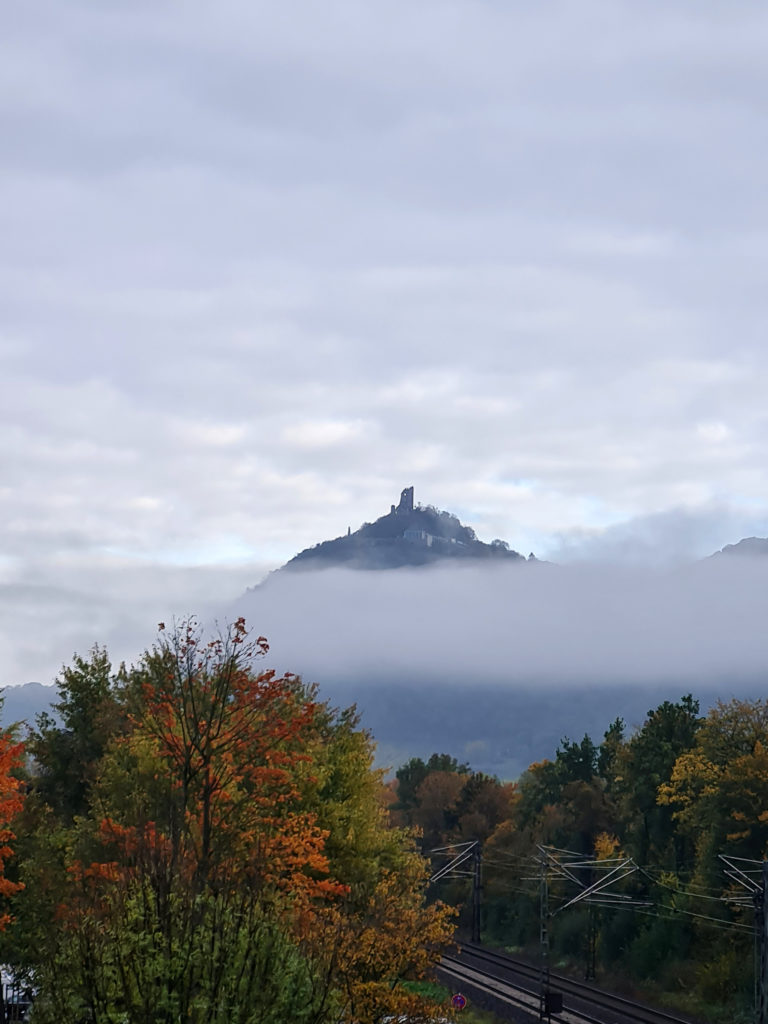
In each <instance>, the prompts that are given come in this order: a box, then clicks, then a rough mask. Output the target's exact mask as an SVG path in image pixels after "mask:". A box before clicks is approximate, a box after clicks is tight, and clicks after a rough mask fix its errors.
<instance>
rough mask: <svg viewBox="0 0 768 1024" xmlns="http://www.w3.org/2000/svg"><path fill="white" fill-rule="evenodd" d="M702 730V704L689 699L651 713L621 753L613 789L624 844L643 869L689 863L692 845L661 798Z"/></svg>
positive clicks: (665, 705) (665, 702)
mask: <svg viewBox="0 0 768 1024" xmlns="http://www.w3.org/2000/svg"><path fill="white" fill-rule="evenodd" d="M700 725H701V719H700V718H699V702H698V701H697V700H694V698H693V697H692V696H691V695H690V694H688V695H687V696H685V697H683V698H682V699H681V700H679V701H678V702H677V703H672V702H671V701H668V700H665V701H664V702H663V703H662V704H660V705H659V706H658V707H657V708H655V709H653V710H651V711H649V712H648V717H647V718H646V720H645V722H644V724H643V727H642V728H641V729H640V730H639V732H637V733H635V735H634V736H632V738H631V739H630V740H629V742H628V743H627V744H625V745H624V746H623V747H622V748H621V749H620V750H619V751H617V754H616V757H615V760H614V769H613V770H614V784H613V789H614V791H615V794H616V798H617V800H618V802H619V806H620V816H621V818H622V819H623V824H624V829H623V831H624V835H623V839H624V842H625V845H626V847H627V851H628V852H629V853H630V854H631V855H632V856H633V857H634V858H635V859H636V860H637V861H638V863H640V864H647V863H649V862H654V863H657V864H661V865H663V866H665V867H669V868H673V869H675V868H677V867H680V866H682V865H683V864H685V863H687V862H688V861H689V859H690V856H691V850H690V845H689V844H688V843H686V842H684V841H681V837H679V836H678V835H677V832H676V828H675V824H674V822H673V820H672V811H671V808H670V807H669V806H664V805H662V804H660V803H659V800H658V793H659V787H660V786H662V785H664V784H665V783H667V782H669V780H670V778H671V776H672V769H673V767H674V765H675V762H676V761H677V758H678V757H679V756H680V755H681V754H683V753H685V751H687V750H690V749H691V747H692V746H693V744H694V742H695V739H696V734H697V732H698V730H699V727H700Z"/></svg>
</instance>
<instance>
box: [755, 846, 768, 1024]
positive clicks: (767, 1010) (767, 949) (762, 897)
mask: <svg viewBox="0 0 768 1024" xmlns="http://www.w3.org/2000/svg"><path fill="white" fill-rule="evenodd" d="M755 902H756V906H755V924H756V926H757V928H759V943H758V949H759V950H760V960H759V964H758V978H759V982H758V998H757V1013H756V1021H757V1024H768V861H763V869H762V873H761V876H760V891H759V894H758V896H757V899H756V901H755Z"/></svg>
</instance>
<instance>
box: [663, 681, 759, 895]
mask: <svg viewBox="0 0 768 1024" xmlns="http://www.w3.org/2000/svg"><path fill="white" fill-rule="evenodd" d="M659 802H660V803H661V804H662V805H663V806H665V807H666V808H667V809H668V810H670V811H671V812H672V815H673V818H674V820H675V822H676V823H677V825H678V828H679V829H680V831H681V832H682V834H683V835H685V836H686V837H688V839H689V841H690V842H691V843H692V844H693V845H695V849H696V870H697V874H698V876H699V878H700V879H701V880H702V881H705V882H709V883H716V882H717V881H718V880H719V879H720V877H721V874H720V865H719V863H718V854H719V853H726V852H728V853H731V854H733V855H734V856H740V857H747V858H754V859H760V860H762V859H763V858H764V856H765V853H766V849H768V700H751V701H750V700H731V701H729V702H727V703H724V702H721V701H719V702H718V703H717V704H716V705H715V707H713V708H712V709H711V710H710V711H709V713H708V714H707V716H706V718H705V719H704V720H703V722H702V724H701V727H700V728H699V730H698V731H697V734H696V740H695V743H694V745H693V746H692V747H691V749H690V750H687V751H684V752H683V753H681V754H680V756H679V757H678V758H677V760H676V761H675V764H674V767H673V769H672V772H671V776H670V779H669V781H668V782H666V783H664V784H662V785H661V787H660V790H659Z"/></svg>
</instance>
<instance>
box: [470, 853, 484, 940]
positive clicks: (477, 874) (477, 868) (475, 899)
mask: <svg viewBox="0 0 768 1024" xmlns="http://www.w3.org/2000/svg"><path fill="white" fill-rule="evenodd" d="M482 868H483V851H482V848H481V846H480V843H477V844H476V845H475V848H474V850H473V851H472V941H473V942H477V943H479V942H480V903H481V900H482V891H483V880H482Z"/></svg>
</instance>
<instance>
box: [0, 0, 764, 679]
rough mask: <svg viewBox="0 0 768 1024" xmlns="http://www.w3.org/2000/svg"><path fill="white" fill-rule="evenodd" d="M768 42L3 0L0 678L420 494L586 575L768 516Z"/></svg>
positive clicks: (753, 17) (743, 529) (479, 17)
mask: <svg viewBox="0 0 768 1024" xmlns="http://www.w3.org/2000/svg"><path fill="white" fill-rule="evenodd" d="M767 48H768V8H767V7H766V6H765V4H763V3H759V2H753V3H747V2H741V0H734V2H732V3H730V4H727V5H726V4H722V3H720V2H717V3H714V2H709V0H697V2H696V3H691V2H684V0H676V2H670V0H645V2H644V3H642V4H638V3H636V2H625V0H602V2H598V0H580V2H579V3H575V2H566V0H560V2H557V0H554V2H552V3H549V4H542V3H541V2H540V0H517V2H516V0H506V2H504V3H502V2H500V0H499V2H496V0H472V2H469V0H466V2H458V0H421V2H419V3H413V2H412V0H411V2H406V0H387V2H386V3H384V2H380V0H369V2H367V3H365V4H361V3H359V0H328V2H326V3H324V4H310V3H307V2H306V0H294V2H291V0H288V2H283V3H280V4H277V3H263V2H258V0H220V2H218V3H216V4H210V3H200V2H198V0H185V3H184V4H183V5H178V4H169V3H167V2H163V0H152V2H151V3H150V2H145V0H100V2H99V3H98V4H93V3H92V2H90V0H88V2H85V0H82V2H81V0H68V2H67V3H66V4H62V3H60V2H53V0H9V2H7V3H6V4H5V5H4V10H3V31H2V33H1V34H0V440H1V444H0V682H2V683H6V684H14V683H23V682H27V681H29V680H32V679H35V680H39V681H42V682H50V681H52V678H53V675H55V673H56V671H57V669H58V667H59V666H60V665H61V664H62V662H66V661H68V660H69V659H70V657H71V655H72V652H73V651H74V650H78V651H81V652H82V651H83V650H85V649H87V648H88V647H89V646H90V645H91V644H92V643H93V642H94V641H100V642H103V643H106V644H108V645H109V646H110V649H113V650H114V651H115V654H116V655H117V656H119V657H130V656H131V655H132V653H133V652H134V651H137V650H140V649H141V648H142V647H144V646H146V645H147V644H148V643H149V642H151V639H152V637H153V635H154V628H155V624H156V622H157V621H159V620H160V619H166V618H168V617H170V615H171V614H186V613H191V612H198V613H201V612H203V611H207V610H208V609H209V608H212V607H222V608H223V607H227V606H228V604H229V602H231V601H232V600H233V599H234V598H235V597H236V596H237V595H238V594H241V593H242V592H243V591H244V590H245V588H246V587H248V586H252V585H253V584H255V583H257V582H258V581H259V580H260V579H262V578H263V577H264V575H265V573H267V572H268V571H269V570H271V569H273V568H275V567H277V566H278V565H280V564H281V563H282V562H284V561H286V560H287V559H288V558H290V557H291V556H292V555H293V554H294V553H295V552H296V551H298V550H300V549H302V548H304V547H306V546H308V545H311V544H313V543H315V542H317V541H319V540H323V539H326V538H330V537H334V536H338V535H339V534H341V533H344V532H346V530H347V527H348V526H351V527H352V529H353V530H354V529H356V528H357V527H358V526H359V525H360V524H361V523H362V522H364V521H370V520H373V519H375V518H377V517H378V516H379V515H381V514H384V513H385V512H387V511H388V509H389V506H390V504H391V503H392V502H393V501H396V500H397V498H398V496H399V493H400V490H401V489H402V488H403V487H405V486H409V485H413V486H414V487H415V489H416V499H417V500H421V501H423V502H425V503H431V504H434V505H436V506H438V507H440V508H445V509H448V510H450V511H451V512H454V513H456V514H457V515H459V516H460V518H461V519H462V520H463V521H464V522H466V523H468V524H469V525H471V526H473V527H474V528H475V530H476V531H477V533H478V535H479V536H480V537H481V539H484V540H491V539H493V538H495V537H500V538H503V539H505V540H507V541H508V542H509V543H510V545H511V546H512V547H513V548H515V549H517V550H520V551H522V552H523V553H526V554H527V553H528V551H531V550H533V551H535V552H536V554H537V555H538V556H539V557H543V558H549V559H552V560H554V561H561V562H564V563H570V562H579V561H582V560H584V559H589V560H592V561H595V560H596V561H603V562H605V561H607V562H613V563H621V564H627V563H632V562H634V563H638V562H640V563H642V564H643V565H648V564H653V565H655V566H659V567H660V568H659V571H660V572H663V571H665V569H664V567H665V566H667V565H670V564H672V563H675V562H679V561H681V560H683V561H684V560H686V559H693V558H698V557H701V556H703V555H706V554H709V553H711V552H712V551H715V550H717V549H718V548H720V547H722V546H723V545H725V544H727V543H732V542H735V541H737V540H738V539H740V538H741V537H744V536H751V535H757V536H766V535H768V480H767V479H766V474H765V472H764V463H765V457H764V453H765V450H766V440H767V438H768V408H767V407H766V402H765V395H766V394H768V347H766V346H765V344H764V335H765V327H766V321H767V319H768V292H766V289H765V284H764V267H765V263H766V257H768V205H767V204H768V200H767V198H766V190H765V181H766V180H768V167H767V166H766V164H768V133H766V132H765V96H766V94H768V65H766V61H765V53H766V49H767ZM257 628H259V627H258V624H257Z"/></svg>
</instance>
